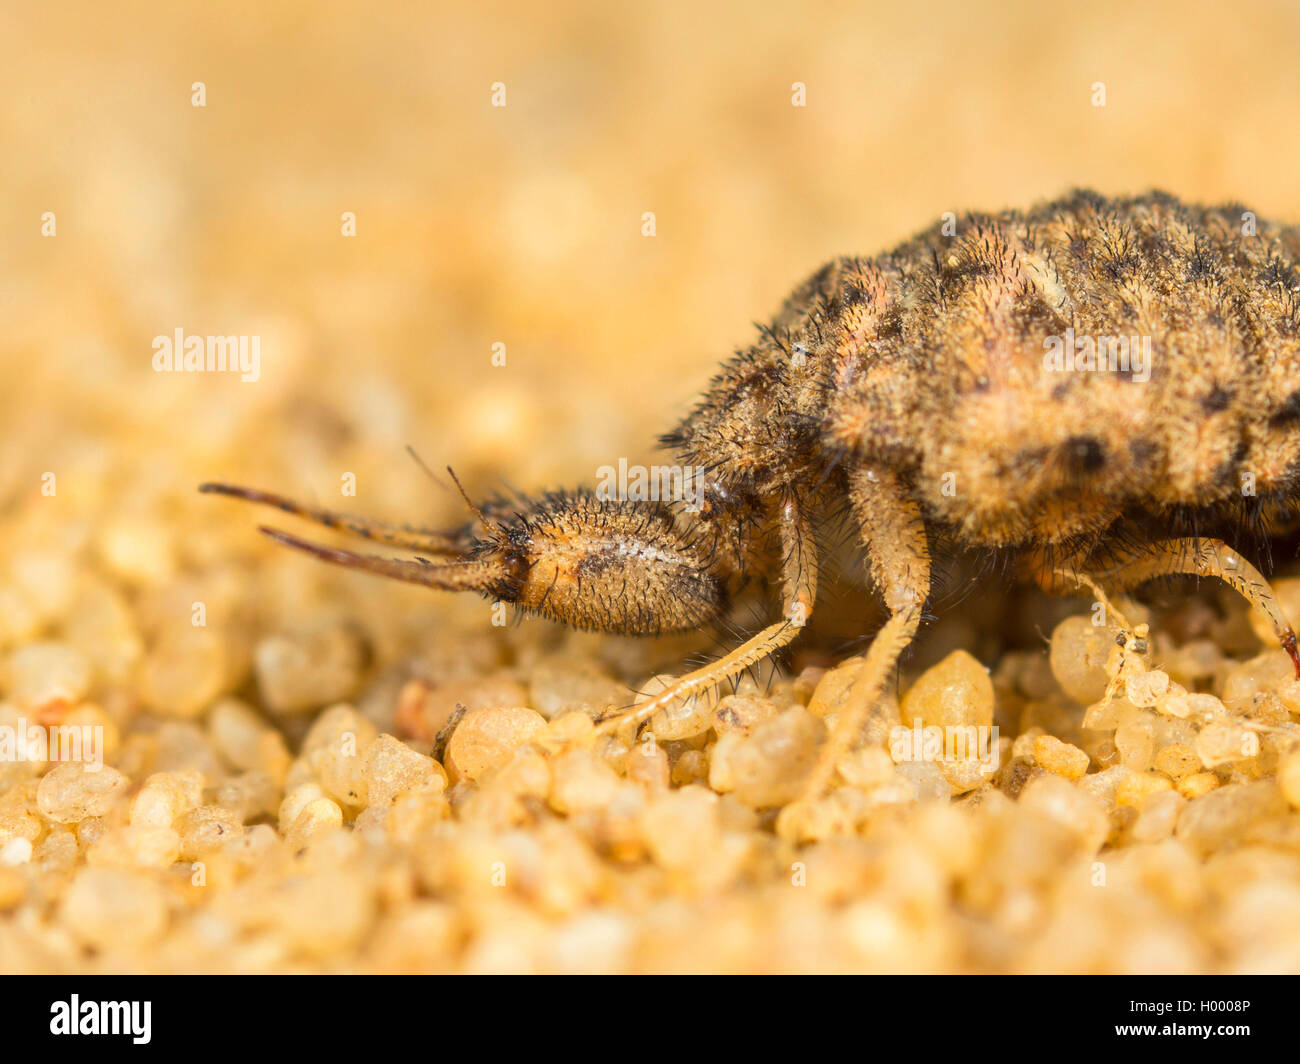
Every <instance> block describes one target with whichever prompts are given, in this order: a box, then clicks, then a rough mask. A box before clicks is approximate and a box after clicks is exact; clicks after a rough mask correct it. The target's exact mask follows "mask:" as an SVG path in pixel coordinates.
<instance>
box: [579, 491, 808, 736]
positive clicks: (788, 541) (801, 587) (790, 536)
mask: <svg viewBox="0 0 1300 1064" xmlns="http://www.w3.org/2000/svg"><path fill="white" fill-rule="evenodd" d="M781 545H782V547H783V548H784V551H785V560H784V562H783V566H782V571H783V601H784V603H785V616H784V617H783V618H782V619H781V620H780V621H777V622H776V623H774V624H770V625H768V626H767V627H766V628H764V629H763V630H762V631H761V632H759V633H758V634H757V635H755V636H753V637H752V638H750V639H747V640H746V641H745V642H744V643H742V644H741V645H740V646H738V647H736V649H735V650H733V651H731V653H729V654H727V655H725V656H723V657H721V658H719V659H718V660H717V661H714V662H710V663H709V664H708V665H705V666H703V667H702V668H699V669H696V670H695V671H694V672H688V673H687V674H686V675H685V676H682V677H681V678H679V679H678V680H676V681H674V682H673V683H672V684H670V685H669V686H668V687H667V688H665V689H664V690H663V691H661V692H660V693H659V694H658V695H656V696H655V697H654V698H653V699H651V700H650V701H648V702H643V703H641V704H639V705H637V706H635V707H633V708H632V709H630V710H624V711H622V712H619V713H617V714H616V715H614V716H610V717H607V718H605V719H604V720H602V721H600V722H599V723H598V725H597V728H596V731H597V732H599V733H604V732H611V731H615V730H620V729H623V728H631V727H635V726H637V725H639V724H640V723H641V722H642V721H645V720H648V719H649V718H650V717H652V716H653V715H654V714H655V713H657V712H658V711H659V710H661V709H663V708H664V707H665V706H668V705H670V704H671V703H672V702H674V701H676V700H677V699H681V698H690V697H692V696H695V695H698V694H700V693H702V692H704V691H707V690H709V689H711V688H713V687H716V686H717V685H718V684H720V683H722V682H723V681H724V680H726V679H728V678H729V677H732V676H735V675H737V674H738V673H741V672H744V671H745V670H746V669H748V668H749V667H750V666H751V665H753V664H754V663H755V662H759V661H762V660H763V659H764V658H766V657H768V656H769V655H771V654H774V653H775V652H776V651H778V650H780V649H781V648H782V647H784V646H786V645H787V644H789V643H790V642H792V641H793V640H794V638H795V637H796V636H797V635H798V634H799V632H800V631H801V630H802V628H803V626H804V625H805V624H806V623H807V621H808V617H809V616H810V615H811V613H812V607H813V599H814V598H815V597H816V594H817V552H816V544H815V542H814V539H813V533H812V525H811V524H810V523H809V520H808V515H807V513H806V512H805V511H804V508H803V506H802V505H801V504H800V503H799V501H798V500H796V499H794V498H790V499H788V500H787V501H786V502H785V505H784V506H783V508H782V511H781Z"/></svg>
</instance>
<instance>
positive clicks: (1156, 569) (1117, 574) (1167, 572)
mask: <svg viewBox="0 0 1300 1064" xmlns="http://www.w3.org/2000/svg"><path fill="white" fill-rule="evenodd" d="M1182 575H1188V576H1213V577H1217V578H1218V579H1220V580H1222V581H1223V582H1224V583H1225V584H1227V585H1228V586H1229V587H1230V588H1232V589H1233V590H1234V591H1236V592H1237V593H1238V594H1239V595H1241V596H1242V598H1244V599H1245V600H1246V601H1247V602H1249V603H1250V604H1251V605H1252V606H1256V607H1258V609H1259V610H1260V611H1262V612H1263V614H1264V616H1265V617H1267V618H1268V620H1269V623H1270V624H1271V625H1272V626H1273V631H1274V632H1275V633H1276V635H1277V638H1278V641H1279V642H1280V643H1281V644H1282V648H1283V649H1284V650H1285V651H1286V652H1287V654H1288V655H1290V657H1291V662H1292V664H1293V665H1294V666H1295V671H1296V678H1297V679H1300V652H1298V651H1297V648H1296V634H1295V630H1294V629H1293V628H1292V627H1291V625H1290V623H1289V622H1288V621H1287V619H1286V615H1285V614H1284V613H1283V612H1282V607H1281V605H1279V603H1278V601H1277V596H1275V595H1274V594H1273V589H1272V588H1271V587H1269V586H1268V581H1267V580H1265V579H1264V577H1263V575H1262V574H1261V573H1260V571H1259V570H1258V569H1256V568H1255V567H1254V566H1253V565H1251V564H1250V562H1248V561H1246V559H1245V558H1243V557H1242V556H1241V555H1240V554H1238V553H1237V552H1236V551H1234V550H1233V549H1232V548H1231V547H1229V546H1228V545H1227V544H1226V543H1224V542H1223V540H1221V539H1167V540H1164V541H1162V542H1159V543H1153V544H1152V545H1151V546H1150V547H1147V548H1144V549H1143V550H1141V551H1140V552H1137V553H1135V554H1134V555H1133V556H1132V557H1131V558H1128V559H1126V560H1125V561H1123V562H1121V563H1120V564H1119V565H1117V566H1115V567H1113V568H1111V569H1109V570H1103V571H1102V572H1099V573H1098V574H1097V576H1098V577H1099V579H1100V580H1101V581H1102V582H1104V583H1109V584H1112V585H1114V586H1116V587H1120V588H1124V587H1132V586H1133V585H1135V584H1140V583H1142V582H1144V581H1146V580H1152V579H1154V578H1156V577H1159V576H1182Z"/></svg>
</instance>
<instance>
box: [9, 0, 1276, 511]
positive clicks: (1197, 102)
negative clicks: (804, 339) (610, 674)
mask: <svg viewBox="0 0 1300 1064" xmlns="http://www.w3.org/2000/svg"><path fill="white" fill-rule="evenodd" d="M3 10H4V14H3V19H4V24H5V29H4V33H3V34H0V141H2V142H3V143H4V145H5V146H6V150H5V161H4V164H3V166H2V167H0V188H2V189H3V195H0V227H2V228H3V233H4V240H3V242H0V418H3V423H4V426H5V430H4V432H3V434H2V435H0V447H2V448H3V451H2V452H0V499H3V500H4V501H6V502H7V503H9V504H10V505H13V504H15V503H18V504H21V503H23V502H27V501H30V500H32V499H33V498H35V497H38V492H39V486H40V479H39V477H40V474H41V473H42V472H45V471H57V472H58V474H59V476H60V494H61V495H63V496H64V497H65V498H68V497H70V495H71V494H72V493H74V492H75V490H76V485H77V483H78V479H79V478H80V477H82V476H83V474H86V473H88V472H90V471H94V473H95V475H96V476H102V475H107V476H109V477H110V479H111V480H112V483H113V485H114V487H113V491H112V503H111V506H112V509H113V510H114V511H115V512H122V511H123V510H125V511H127V512H129V511H130V510H131V508H132V507H136V506H139V507H145V508H153V507H154V506H155V504H156V503H157V502H158V501H159V499H160V497H166V499H167V500H168V505H176V506H179V507H184V508H185V509H187V510H188V509H191V508H197V507H201V508H202V509H201V510H198V511H197V512H201V513H204V514H207V515H211V514H213V513H218V514H219V515H220V516H221V518H222V519H223V520H224V519H229V515H230V514H232V513H234V512H235V511H233V510H231V509H229V508H226V507H224V506H218V507H216V508H215V509H214V507H213V506H212V504H211V501H210V500H198V499H191V498H190V496H189V493H190V492H191V489H192V487H193V485H194V484H195V483H197V482H198V481H199V480H201V479H205V478H210V477H228V478H235V477H239V478H243V479H245V480H249V481H252V482H254V483H257V484H261V485H265V486H275V487H277V488H279V489H282V490H288V491H292V492H296V493H299V494H302V495H305V496H308V497H315V498H317V499H321V500H323V501H326V502H329V501H334V500H335V499H336V497H337V494H338V488H337V485H338V484H339V478H340V476H341V475H342V473H343V472H345V471H352V472H356V473H357V475H358V478H359V481H358V500H357V503H356V505H357V506H358V507H360V508H365V509H369V510H371V511H372V512H377V513H379V514H386V515H402V516H404V517H406V518H407V519H423V518H424V517H426V516H436V517H438V518H439V519H442V520H459V519H460V517H461V515H462V513H463V511H462V510H461V509H460V508H459V503H458V501H457V500H455V499H454V497H451V496H449V495H447V494H445V493H441V492H439V491H438V490H437V489H435V488H433V487H432V486H431V485H429V484H428V483H427V481H425V479H424V478H423V477H422V475H421V474H420V473H419V471H418V470H417V469H416V468H415V466H414V465H413V464H412V463H411V462H410V461H409V460H408V459H407V458H406V457H405V455H404V454H403V446H404V445H405V444H407V443H410V444H412V445H414V446H415V447H416V448H417V449H418V450H419V451H420V452H421V454H423V455H424V456H425V457H426V459H427V460H428V461H429V463H430V464H431V465H433V466H435V467H436V468H440V467H441V466H442V465H444V464H446V463H448V462H450V463H452V464H454V465H455V466H456V467H457V468H458V471H459V472H460V473H461V475H462V477H463V479H465V481H466V482H467V484H468V485H470V487H471V490H472V491H475V492H484V491H487V490H491V489H494V488H496V487H498V486H500V485H501V484H502V483H503V481H505V480H508V481H510V482H512V483H514V484H516V485H518V486H520V487H524V488H536V487H539V486H542V485H543V484H545V483H549V482H551V481H552V480H553V479H559V480H561V481H563V482H565V483H576V482H580V481H589V480H590V479H591V478H592V476H593V474H594V470H595V468H596V467H597V466H598V465H600V464H603V463H606V462H611V461H614V460H616V459H617V458H618V457H619V456H622V455H626V456H629V457H630V458H631V459H632V460H633V461H638V460H644V459H645V458H648V457H649V451H650V446H651V441H652V438H653V436H654V435H655V434H656V433H658V432H659V431H662V430H663V429H665V428H667V427H668V426H670V425H671V424H672V423H673V421H674V420H675V419H676V418H677V417H678V416H679V415H680V414H681V413H682V412H684V410H685V409H686V408H687V406H688V404H689V402H690V400H691V399H692V397H693V396H694V394H695V392H696V391H697V390H698V388H699V387H700V385H702V384H703V383H704V381H705V380H706V379H707V378H708V376H709V375H710V373H711V372H712V370H713V368H714V365H715V363H716V361H717V360H718V359H719V358H720V357H722V356H724V355H726V354H727V353H728V352H729V351H730V350H731V348H732V347H733V346H735V345H737V344H740V343H742V342H745V341H747V339H748V337H749V336H750V335H751V328H750V322H751V321H753V320H755V319H758V318H761V317H764V316H765V315H767V314H769V313H771V311H772V310H773V309H774V308H775V306H776V305H777V303H778V302H779V300H780V299H781V298H782V296H783V295H784V294H785V292H786V291H787V289H788V288H790V287H792V286H793V285H794V283H795V282H797V281H798V280H799V279H800V278H801V277H803V276H804V275H805V274H806V273H808V272H810V271H811V270H812V269H814V268H815V267H816V266H817V265H818V264H820V263H821V262H822V261H824V260H825V259H827V258H828V257H830V256H832V255H834V254H839V253H847V252H853V253H872V252H876V251H878V250H881V249H883V248H885V247H887V246H888V245H890V244H891V243H893V242H895V241H897V240H900V239H901V238H904V237H906V236H907V235H909V234H910V233H912V232H913V231H914V230H916V229H918V228H920V227H921V226H924V225H927V224H929V223H930V222H931V221H933V220H934V219H935V218H936V217H937V216H938V215H939V214H940V213H941V212H942V211H947V210H953V211H959V212H960V211H962V210H965V209H968V208H981V209H996V208H1000V207H1003V206H1007V205H1012V204H1020V203H1025V202H1028V201H1030V200H1033V199H1035V198H1038V197H1044V196H1051V195H1055V194H1058V193H1060V192H1062V191H1064V190H1066V189H1067V188H1069V187H1071V186H1074V185H1092V186H1095V187H1097V188H1098V189H1100V190H1103V191H1107V192H1120V191H1136V190H1141V189H1144V188H1147V187H1150V186H1162V187H1164V188H1167V189H1169V190H1170V191H1173V192H1175V193H1178V194H1180V195H1182V196H1184V197H1191V198H1199V199H1206V200H1215V199H1222V198H1234V199H1240V200H1243V201H1245V202H1247V203H1249V204H1250V205H1252V206H1254V207H1255V208H1256V209H1257V210H1258V211H1259V212H1260V213H1261V214H1262V215H1278V216H1283V217H1289V218H1297V219H1300V191H1298V190H1297V185H1296V182H1295V177H1294V175H1295V172H1296V170H1297V164H1298V162H1300V127H1297V125H1296V123H1295V121H1294V115H1295V103H1296V88H1295V85H1294V64H1293V58H1294V52H1295V48H1296V44H1297V41H1298V40H1300V9H1297V8H1295V7H1294V6H1293V5H1288V4H1285V3H1253V2H1248V3H1238V4H1234V5H1232V6H1231V8H1230V9H1225V8H1224V6H1223V5H1221V4H1214V3H1205V4H1195V3H1186V2H1182V0H1179V2H1176V3H1172V2H1171V3H1163V4H1152V5H1149V4H1133V3H1128V2H1124V3H1095V4H1089V5H1087V6H1086V7H1081V8H1075V7H1070V6H1066V5H1056V4H1052V5H1031V4H1016V3H993V4H968V3H961V2H956V3H909V4H902V5H900V4H883V3H877V4H861V3H831V4H810V5H805V4H798V5H795V4H776V3H752V2H751V3H743V4H740V3H736V4H710V5H697V4H694V3H657V4H640V5H635V4H616V5H606V4H576V3H565V2H559V3H548V4H545V5H524V4H494V3H485V4H479V3H476V4H419V3H401V4H385V3H380V4H357V5H349V4H338V3H316V2H313V3H311V4H305V3H304V4H299V3H287V2H278V3H274V4H265V3H235V4H222V5H219V6H217V7H206V6H205V7H203V8H200V7H199V6H197V5H189V4H167V3H126V4H117V5H112V6H111V7H105V6H104V5H98V4H90V3H83V4H66V3H49V4H22V3H16V2H7V3H5V4H4V7H3ZM196 81H202V82H204V83H205V86H206V96H207V101H206V107H203V108H196V107H194V106H192V105H191V85H192V84H193V83H194V82H196ZM1098 81H1100V82H1104V83H1105V85H1106V105H1105V106H1104V107H1094V106H1093V105H1092V94H1093V89H1092V85H1093V83H1094V82H1098ZM494 82H503V83H504V84H505V86H506V92H507V106H506V107H505V108H494V107H492V106H491V105H490V95H491V86H492V84H493V83H494ZM794 82H803V83H805V84H806V86H807V90H806V94H807V96H806V98H807V106H806V107H803V108H796V107H794V106H792V104H791V95H792V84H793V83H794ZM46 211H52V212H54V214H55V216H56V219H57V236H56V237H54V238H49V237H43V236H42V235H41V216H42V213H43V212H46ZM344 211H352V212H355V214H356V218H357V222H356V227H357V235H356V236H355V237H354V238H346V237H344V236H342V235H341V233H340V226H341V223H340V216H341V214H342V213H343V212H344ZM645 211H654V212H655V214H656V222H657V235H656V236H654V237H653V238H646V237H643V236H642V235H641V224H642V223H641V217H642V213H643V212H645ZM176 328H183V329H185V330H186V332H188V333H196V334H208V333H212V334H241V333H243V334H258V335H260V336H261V340H262V378H261V380H260V381H259V382H258V383H255V384H245V383H240V382H239V381H237V380H235V379H232V378H226V379H215V378H214V377H212V376H202V375H185V374H172V375H158V374H155V373H154V372H153V371H152V369H151V362H150V360H151V356H152V350H151V346H150V345H151V341H152V338H153V337H154V336H155V335H159V334H171V333H172V332H173V330H175V329H176ZM494 342H502V343H505V344H506V349H507V365H506V366H505V367H494V366H493V365H492V363H491V351H492V348H491V345H492V344H493V343H494ZM101 502H102V504H103V505H104V506H108V505H109V503H108V501H107V499H105V500H101Z"/></svg>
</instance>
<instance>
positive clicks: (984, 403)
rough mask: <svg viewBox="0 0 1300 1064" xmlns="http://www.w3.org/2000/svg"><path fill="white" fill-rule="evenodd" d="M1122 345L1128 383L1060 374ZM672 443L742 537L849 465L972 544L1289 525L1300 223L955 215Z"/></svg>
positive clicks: (823, 301) (1082, 195)
mask: <svg viewBox="0 0 1300 1064" xmlns="http://www.w3.org/2000/svg"><path fill="white" fill-rule="evenodd" d="M1121 337H1122V338H1124V339H1125V342H1126V343H1128V344H1132V345H1133V347H1134V350H1133V351H1132V352H1130V354H1131V356H1132V357H1130V358H1129V359H1128V369H1127V371H1125V369H1123V368H1122V366H1121V367H1119V368H1117V369H1115V370H1112V369H1110V368H1109V365H1107V367H1106V368H1104V369H1090V368H1087V362H1086V359H1085V358H1084V357H1083V354H1082V353H1081V352H1079V351H1076V358H1075V359H1074V360H1073V361H1076V362H1078V363H1080V364H1082V367H1083V368H1078V367H1077V366H1076V367H1075V368H1073V369H1071V368H1068V367H1065V368H1062V367H1060V366H1057V365H1049V362H1050V361H1051V356H1052V355H1053V353H1054V351H1056V350H1057V348H1056V345H1055V342H1054V341H1059V342H1060V344H1061V345H1062V346H1064V345H1065V344H1066V342H1067V341H1074V346H1076V348H1077V347H1078V343H1079V341H1080V340H1082V341H1084V344H1085V349H1086V342H1087V341H1089V340H1090V341H1092V342H1093V345H1094V348H1098V347H1099V348H1100V349H1101V351H1102V358H1103V361H1104V360H1105V355H1106V353H1107V338H1121ZM1142 357H1145V358H1146V360H1147V365H1145V366H1143V367H1138V368H1137V369H1136V370H1135V368H1134V367H1135V364H1136V363H1137V361H1138V359H1139V358H1142ZM1148 375H1149V379H1144V377H1148ZM665 442H666V443H667V444H668V445H669V446H671V447H673V448H674V449H675V450H676V451H677V452H678V454H679V455H680V456H681V458H682V461H684V462H688V463H693V464H697V465H706V466H707V467H708V468H709V470H710V475H711V477H712V478H713V480H714V482H715V483H716V485H717V488H716V497H717V498H716V506H715V510H714V513H713V515H712V520H713V521H714V522H716V523H718V524H719V525H720V526H723V527H724V528H725V529H726V530H727V531H728V533H729V534H730V536H731V537H732V538H733V539H737V538H738V532H737V529H740V528H743V527H747V526H750V527H752V526H754V525H755V524H757V523H760V522H759V518H760V516H761V515H762V514H763V513H764V512H765V511H766V510H767V509H768V507H769V506H770V503H771V501H772V499H773V498H774V497H775V496H778V495H779V494H780V492H781V491H783V490H789V489H791V488H794V489H796V490H798V489H799V488H801V487H803V486H806V485H810V484H815V483H818V482H819V481H821V480H823V479H825V478H827V477H828V476H829V478H830V481H831V482H832V483H833V480H834V473H833V472H832V471H833V469H834V468H835V467H836V466H838V465H840V464H841V463H843V462H844V461H845V460H851V459H861V460H865V461H869V462H871V463H872V464H874V465H883V466H887V467H888V468H890V469H891V470H893V471H896V472H897V473H898V474H899V475H900V477H901V479H902V481H903V482H904V483H905V484H906V486H907V489H908V490H909V491H910V492H911V493H912V494H913V496H914V498H915V500H916V502H917V503H918V504H919V506H920V509H921V512H922V514H923V515H924V517H925V519H926V523H927V525H928V526H930V527H931V529H932V531H933V532H934V534H935V535H936V536H944V537H946V538H949V539H951V540H953V541H955V542H956V543H957V544H959V545H961V546H965V547H970V548H984V547H993V548H1005V547H1036V548H1038V549H1040V550H1042V549H1044V548H1046V549H1048V550H1053V548H1055V550H1054V553H1055V554H1057V555H1058V556H1062V557H1065V556H1086V555H1087V554H1089V553H1090V552H1091V551H1093V550H1102V549H1104V548H1105V543H1106V541H1107V539H1108V538H1111V537H1112V536H1113V537H1115V538H1117V539H1122V540H1124V541H1126V542H1130V541H1132V540H1134V539H1135V538H1137V539H1140V538H1141V537H1142V536H1144V535H1149V534H1153V533H1159V534H1160V535H1163V536H1171V535H1179V534H1194V533H1195V532H1197V531H1208V530H1210V529H1212V528H1221V527H1223V526H1224V525H1236V526H1240V525H1245V526H1248V527H1249V528H1251V529H1256V530H1258V529H1261V528H1262V529H1269V528H1274V527H1276V526H1277V525H1278V524H1279V522H1281V521H1282V520H1284V519H1286V518H1287V517H1288V516H1289V515H1290V512H1291V511H1292V510H1293V502H1294V499H1295V495H1296V486H1297V478H1298V477H1300V230H1297V229H1295V228H1285V227H1282V226H1278V225H1275V224H1273V223H1269V222H1267V221H1264V220H1262V219H1257V218H1255V217H1254V215H1253V214H1251V213H1250V212H1249V211H1247V209H1246V208H1244V207H1241V206H1226V207H1219V208H1203V207H1194V206H1188V205H1185V204H1182V203H1180V202H1179V201H1178V200H1176V199H1174V198H1173V197H1170V196H1167V195H1164V194H1160V193H1151V194H1147V195H1144V196H1141V197H1138V198H1134V199H1106V198H1103V197H1101V196H1098V195H1096V194H1094V193H1090V192H1077V193H1075V194H1073V195H1071V196H1069V197H1068V198H1065V199H1062V200H1058V201H1055V202H1052V203H1046V204H1042V205H1039V206H1037V207H1034V208H1032V209H1031V210H1029V211H1025V212H1020V211H1007V212H1004V213H1002V214H998V215H971V216H968V217H967V218H965V219H963V220H960V221H957V222H956V223H955V225H954V224H953V223H952V222H951V221H949V222H948V223H947V224H945V223H944V222H940V223H937V224H936V225H935V226H934V227H932V228H931V229H930V230H928V231H926V232H924V233H922V234H921V235H919V236H918V237H916V238H915V239H913V240H910V241H908V242H907V243H905V244H903V245H902V246H900V247H898V248H896V249H895V250H893V251H891V252H888V253H886V254H883V255H880V256H878V257H876V258H872V259H858V258H845V259H840V260H837V261H835V262H832V263H829V264H828V265H826V266H825V267H823V268H822V269H821V270H819V271H818V272H817V273H816V274H815V275H814V276H813V277H812V278H810V279H809V280H808V281H807V282H806V283H805V284H804V285H802V286H801V287H800V288H799V289H798V290H797V291H796V292H795V293H794V294H793V295H792V296H791V297H790V299H789V300H788V301H787V302H786V304H785V306H784V307H783V308H782V309H781V311H780V312H779V313H778V315H777V316H776V318H775V320H774V321H773V322H772V323H771V324H770V325H769V326H766V327H764V328H763V329H762V335H761V337H760V340H759V342H758V343H756V344H755V345H753V346H752V347H750V348H748V349H747V350H744V351H742V352H740V353H738V354H737V355H736V356H735V358H733V359H732V360H731V361H730V362H728V363H727V364H726V365H725V366H724V368H723V371H722V373H721V374H720V375H719V376H718V377H717V378H716V379H715V380H714V381H713V382H712V384H711V385H710V388H709V390H708V391H707V393H706V394H705V396H704V398H703V400H702V401H701V403H700V404H699V406H698V407H697V408H696V409H695V410H694V411H693V412H692V414H691V415H690V416H689V417H688V418H686V419H685V420H684V421H683V422H682V424H681V425H680V426H679V427H678V428H677V429H676V430H675V431H674V432H673V433H671V434H670V435H669V436H667V437H665ZM744 549H745V548H744V547H743V545H742V546H741V547H740V551H741V552H742V553H743V551H744Z"/></svg>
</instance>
